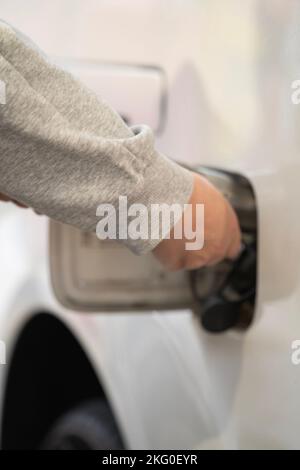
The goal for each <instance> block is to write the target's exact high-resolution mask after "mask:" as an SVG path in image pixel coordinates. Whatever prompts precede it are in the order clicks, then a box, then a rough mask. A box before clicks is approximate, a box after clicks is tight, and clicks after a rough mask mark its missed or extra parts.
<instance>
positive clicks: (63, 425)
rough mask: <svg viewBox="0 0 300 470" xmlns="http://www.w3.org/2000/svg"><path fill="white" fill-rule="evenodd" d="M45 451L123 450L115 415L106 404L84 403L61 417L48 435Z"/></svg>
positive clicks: (45, 440) (97, 402)
mask: <svg viewBox="0 0 300 470" xmlns="http://www.w3.org/2000/svg"><path fill="white" fill-rule="evenodd" d="M41 448H42V449H44V450H108V449H112V450H114V449H123V448H124V447H123V444H122V440H121V437H120V434H119V432H118V429H117V425H116V422H115V420H114V417H113V414H112V412H111V410H110V408H109V406H108V405H107V403H106V402H105V401H104V400H96V401H92V402H88V403H84V404H82V405H81V406H79V407H77V408H75V409H73V410H70V411H68V412H67V413H65V414H64V415H63V416H61V417H60V418H59V419H58V420H57V421H56V422H55V423H54V425H53V427H52V429H51V430H50V432H49V433H48V434H47V435H46V438H45V439H44V441H43V444H42V446H41Z"/></svg>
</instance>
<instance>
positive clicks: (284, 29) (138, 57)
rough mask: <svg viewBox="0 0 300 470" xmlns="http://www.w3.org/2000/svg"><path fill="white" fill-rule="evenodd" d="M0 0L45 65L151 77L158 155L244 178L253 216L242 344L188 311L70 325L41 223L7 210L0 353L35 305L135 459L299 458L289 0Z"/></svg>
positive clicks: (299, 186)
mask: <svg viewBox="0 0 300 470" xmlns="http://www.w3.org/2000/svg"><path fill="white" fill-rule="evenodd" d="M0 3H1V16H2V18H4V19H5V20H6V21H9V22H12V23H14V24H15V25H16V26H17V27H18V28H20V29H22V30H23V31H24V32H26V33H27V34H29V35H30V36H31V37H32V38H33V39H34V40H35V41H36V42H38V43H39V44H40V46H41V47H42V48H43V49H45V50H46V51H47V52H48V53H49V54H51V55H54V56H60V57H61V58H64V57H69V58H75V59H88V60H93V61H109V62H115V63H128V64H136V65H140V64H144V65H150V66H156V67H161V68H162V69H163V70H164V71H165V73H166V78H167V90H168V106H167V115H166V121H165V128H164V131H163V133H161V134H160V136H159V137H158V141H157V142H158V147H159V148H160V149H161V150H162V151H164V152H165V153H167V154H168V155H170V156H172V158H174V159H177V160H182V161H185V162H190V163H194V164H198V163H205V164H211V165H217V166H222V167H227V168H230V169H235V170H238V171H241V172H244V173H245V174H247V175H248V177H249V178H250V179H251V181H252V182H253V185H254V187H255V190H256V194H257V201H258V208H259V289H258V304H257V312H256V320H255V323H254V325H253V326H252V328H251V330H249V331H248V332H247V333H246V334H238V333H232V332H231V333H227V334H226V335H222V336H219V337H212V336H209V335H207V334H205V333H204V332H203V331H202V330H201V329H200V327H199V326H198V324H197V321H196V320H195V318H194V317H193V316H192V314H191V312H182V313H172V312H170V313H169V314H164V315H161V314H159V313H158V312H153V314H142V313H141V314H140V315H124V314H123V315H119V316H118V315H109V314H107V315H97V316H93V317H87V316H85V315H84V314H83V315H78V314H72V313H67V312H66V311H64V310H63V309H62V308H61V307H60V306H59V305H58V304H57V303H56V301H55V299H54V298H53V295H52V293H51V288H50V285H49V281H48V277H47V265H46V259H47V239H46V222H45V221H44V220H43V219H39V220H37V218H35V217H34V216H31V215H28V214H22V215H21V214H20V212H19V211H16V210H14V211H13V212H12V213H11V214H9V213H6V214H4V215H3V217H2V218H1V226H0V239H1V243H0V247H1V249H0V252H1V264H0V279H1V296H0V302H1V318H0V321H1V325H2V328H1V330H0V331H1V334H2V332H4V336H5V338H7V339H8V342H9V343H10V342H11V341H13V338H14V336H15V332H16V329H17V328H19V327H20V325H21V322H24V321H25V318H26V316H27V315H30V312H31V311H32V310H33V309H34V308H35V307H36V306H42V307H44V308H48V309H50V310H52V311H54V312H55V313H56V314H57V315H59V316H61V317H62V318H63V319H64V321H65V322H67V323H68V324H69V325H70V327H71V328H72V329H73V330H74V331H75V332H76V335H77V336H78V338H79V339H80V341H81V343H82V344H83V345H84V347H85V349H86V351H87V353H88V354H89V356H90V357H91V358H92V360H93V363H94V365H95V367H96V369H97V371H98V372H99V375H101V377H102V379H103V381H104V383H105V386H106V387H107V390H108V391H109V395H110V397H111V399H112V402H113V404H114V408H115V410H116V413H117V415H118V417H119V420H120V423H121V425H122V428H123V431H124V434H125V436H126V438H127V441H128V443H129V445H131V447H133V448H138V447H142V448H176V447H179V448H185V447H186V448H191V447H199V448H266V447H267V448H299V447H300V438H299V432H298V430H299V426H300V412H299V411H300V410H299V408H300V401H299V392H300V366H295V365H292V362H291V352H292V350H291V343H292V341H293V340H295V339H299V338H300V279H299V274H300V273H299V269H300V263H299V259H300V221H299V220H300V219H299V217H298V213H299V209H298V208H299V201H300V183H299V179H300V164H299V145H300V140H299V137H298V135H299V130H298V127H299V124H300V106H296V105H293V104H292V101H291V93H292V89H291V85H292V82H293V81H294V80H296V79H299V78H300V53H299V52H300V37H299V36H300V32H299V31H300V30H299V22H300V5H299V2H298V1H296V0H284V1H283V0H243V2H241V1H239V0H226V1H224V2H220V1H219V0H184V1H183V0H181V1H180V0H164V1H163V0H126V1H124V0H101V1H96V0H85V1H83V0H82V1H79V0H76V1H75V0H72V1H67V0H63V1H61V0H60V1H58V0H53V1H52V2H48V3H47V4H45V2H38V1H37V0H35V1H32V0H31V1H27V2H26V8H24V2H22V1H21V0H9V1H8V0H1V2H0ZM0 78H1V77H0ZM141 106H142V103H141ZM24 227H25V233H24ZM30 227H31V228H30ZM31 230H32V232H31ZM32 233H34V236H33V235H32ZM33 239H34V242H33ZM21 293H22V296H21V297H20V294H21ZM5 367H8V366H5ZM0 372H3V369H1V368H0Z"/></svg>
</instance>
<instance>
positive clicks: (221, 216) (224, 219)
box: [154, 175, 241, 271]
mask: <svg viewBox="0 0 300 470" xmlns="http://www.w3.org/2000/svg"><path fill="white" fill-rule="evenodd" d="M189 204H192V205H197V204H203V205H204V212H205V217H204V246H203V248H201V249H197V250H195V251H193V250H191V251H189V250H187V249H186V242H187V241H188V240H186V239H185V238H184V236H183V238H182V239H181V240H174V238H173V237H172V231H171V237H170V238H169V239H165V240H163V241H162V242H161V243H160V244H159V245H158V246H157V247H156V248H155V250H154V255H155V256H156V257H157V258H158V259H159V261H160V262H161V263H162V264H163V265H164V266H165V267H166V268H167V269H169V270H170V269H171V270H172V271H174V270H180V269H186V270H191V269H197V268H201V267H203V266H212V265H215V264H217V263H219V262H221V261H222V260H224V259H228V258H229V259H235V258H236V257H237V256H238V255H239V253H240V251H241V230H240V226H239V222H238V218H237V215H236V213H235V211H234V210H233V208H232V207H231V205H230V204H229V203H228V201H227V200H226V199H225V198H224V197H223V195H222V194H221V193H220V192H219V191H218V190H217V189H216V188H215V187H214V186H213V185H212V184H211V183H209V182H208V181H207V180H205V178H203V177H199V175H195V186H194V191H193V193H192V196H191V198H190V201H189ZM193 213H195V214H196V211H193Z"/></svg>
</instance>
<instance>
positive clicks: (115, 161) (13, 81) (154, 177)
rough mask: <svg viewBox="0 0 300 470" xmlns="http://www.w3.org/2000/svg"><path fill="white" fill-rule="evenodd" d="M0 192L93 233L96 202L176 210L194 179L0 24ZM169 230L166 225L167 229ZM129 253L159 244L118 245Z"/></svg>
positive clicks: (148, 136)
mask: <svg viewBox="0 0 300 470" xmlns="http://www.w3.org/2000/svg"><path fill="white" fill-rule="evenodd" d="M0 78H1V80H3V81H4V82H5V83H6V85H7V86H6V92H7V96H6V104H5V105H2V106H0V191H1V192H3V193H5V194H7V195H9V196H10V197H11V198H13V199H15V200H17V201H20V202H22V203H23V204H25V205H28V206H30V207H33V208H34V209H35V210H37V211H38V212H40V213H43V214H46V215H48V216H50V217H52V218H54V219H56V220H59V221H61V222H64V223H69V224H72V225H74V226H76V227H78V228H80V229H83V230H88V231H95V230H96V224H97V222H98V219H97V216H96V210H97V207H98V205H99V204H101V203H111V204H113V205H114V206H115V207H116V208H117V204H118V199H119V196H120V195H123V196H127V198H128V204H133V203H140V204H144V205H145V207H146V208H147V209H148V210H150V206H151V204H157V203H158V204H163V203H165V204H169V205H171V204H173V203H177V204H180V205H183V204H185V203H187V202H188V200H189V197H190V194H191V192H192V186H193V177H192V175H191V173H190V172H188V171H186V170H184V169H182V168H181V167H179V166H178V165H176V164H174V163H173V162H171V161H170V160H168V159H167V158H165V157H164V156H162V155H160V154H159V153H158V152H157V151H156V149H155V146H154V138H153V134H152V132H151V130H150V129H149V128H148V127H147V126H140V127H135V128H132V129H131V128H129V127H128V126H127V125H126V124H125V123H124V122H123V121H122V119H121V118H120V117H119V115H118V114H117V113H116V112H115V111H114V110H112V109H111V108H110V107H109V105H107V104H106V103H105V102H103V101H101V100H99V99H98V98H97V97H96V96H95V95H94V94H93V93H92V92H90V91H89V90H87V89H86V88H85V87H84V86H83V85H82V84H81V83H80V82H78V81H77V80H76V79H74V78H73V77H72V76H71V75H69V74H68V73H66V72H64V71H62V70H60V69H58V68H57V67H56V66H55V65H53V64H51V63H50V61H49V60H48V59H47V58H46V57H45V56H44V55H43V54H42V53H41V52H40V51H39V50H38V49H37V48H35V47H34V46H33V45H32V44H31V42H30V41H29V40H28V39H26V38H24V36H20V35H19V34H18V33H16V32H15V31H14V30H13V29H12V28H10V27H9V26H7V25H5V24H3V23H1V22H0ZM170 229H171V226H170ZM123 242H124V243H125V244H127V245H128V246H129V247H130V248H131V249H132V250H133V251H136V252H139V253H142V252H146V251H149V250H151V249H153V247H154V246H156V245H157V244H158V243H159V242H160V239H155V240H151V239H150V238H148V239H147V240H130V238H129V239H128V240H123Z"/></svg>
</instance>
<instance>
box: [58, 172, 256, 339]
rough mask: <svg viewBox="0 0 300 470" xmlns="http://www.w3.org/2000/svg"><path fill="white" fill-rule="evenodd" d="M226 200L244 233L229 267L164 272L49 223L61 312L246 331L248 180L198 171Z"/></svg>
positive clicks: (251, 302) (251, 287) (250, 241)
mask: <svg viewBox="0 0 300 470" xmlns="http://www.w3.org/2000/svg"><path fill="white" fill-rule="evenodd" d="M197 170H198V171H199V173H201V174H203V175H204V176H206V177H207V178H208V179H209V180H210V181H211V182H212V183H213V184H214V185H215V186H217V187H218V188H219V190H220V191H221V192H222V193H223V194H224V195H225V196H226V197H227V198H228V199H229V201H230V202H231V204H232V205H233V207H234V208H235V210H236V212H237V214H238V217H239V221H240V225H241V228H242V232H243V249H242V252H241V254H240V256H239V258H238V259H237V260H235V261H234V262H230V261H224V262H222V263H220V264H218V265H216V266H213V267H207V268H202V269H198V270H195V271H191V272H178V273H170V272H167V271H166V270H164V269H163V268H162V267H161V266H160V264H159V263H158V262H157V261H156V260H155V259H154V257H153V256H152V255H151V254H148V255H145V256H135V255H133V254H132V253H131V252H130V251H128V250H127V249H126V248H125V247H123V246H122V245H120V244H118V243H117V242H115V241H110V240H105V241H101V240H99V239H98V238H97V237H96V235H95V234H91V233H83V232H81V231H79V230H77V229H74V228H72V227H70V226H68V225H63V224H61V223H57V222H54V221H51V222H50V270H51V280H52V286H53V289H54V293H55V295H56V297H57V299H58V300H59V301H60V302H61V304H63V305H64V306H65V307H67V308H70V309H72V310H77V311H81V312H82V311H84V312H101V311H105V312H109V311H110V312H113V311H115V312H126V311H127V312H134V311H139V312H140V311H141V310H145V311H147V310H150V311H151V310H153V309H154V310H161V311H164V310H171V309H183V308H191V309H193V311H194V312H195V315H196V316H197V317H198V318H199V320H200V321H201V323H202V325H203V327H204V328H205V329H206V330H208V331H211V332H222V331H225V330H227V329H229V328H241V329H243V328H247V327H248V326H249V325H250V323H251V320H252V318H253V315H254V308H255V290H256V259H257V246H256V241H257V214H256V203H255V196H254V192H253V189H252V186H251V184H250V183H249V181H248V180H247V179H246V178H245V177H244V176H241V175H239V174H236V173H231V172H228V171H224V170H219V169H215V168H208V167H199V168H198V169H197Z"/></svg>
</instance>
